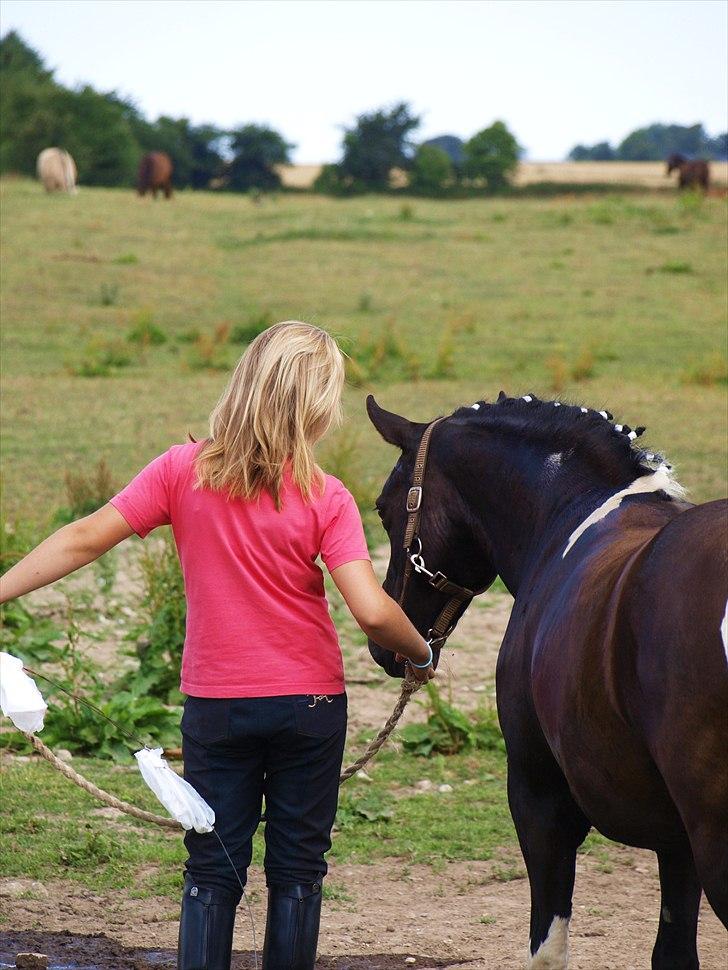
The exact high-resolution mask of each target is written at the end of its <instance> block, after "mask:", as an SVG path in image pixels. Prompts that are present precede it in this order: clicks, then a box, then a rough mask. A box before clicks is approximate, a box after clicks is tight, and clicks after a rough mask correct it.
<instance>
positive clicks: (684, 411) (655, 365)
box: [0, 180, 727, 525]
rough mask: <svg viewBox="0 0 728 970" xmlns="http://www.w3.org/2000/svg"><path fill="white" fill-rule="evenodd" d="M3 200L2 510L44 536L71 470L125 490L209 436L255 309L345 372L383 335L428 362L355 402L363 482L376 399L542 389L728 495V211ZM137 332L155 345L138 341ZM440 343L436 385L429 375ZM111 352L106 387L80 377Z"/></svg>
mask: <svg viewBox="0 0 728 970" xmlns="http://www.w3.org/2000/svg"><path fill="white" fill-rule="evenodd" d="M0 189H1V192H2V208H3V220H2V222H3V225H2V230H3V240H2V241H3V247H2V250H3V285H2V303H1V305H0V312H1V313H2V335H1V336H2V346H1V350H2V361H3V407H2V415H1V419H2V425H1V430H2V459H3V472H2V474H3V485H4V500H5V515H6V517H9V518H10V519H17V518H21V519H27V520H29V521H31V522H35V523H37V524H39V525H42V523H44V522H47V520H48V517H49V516H50V514H51V513H52V512H53V511H54V510H55V509H56V508H57V507H59V506H61V505H63V504H64V474H65V472H66V471H67V470H79V469H86V470H90V468H91V467H93V466H94V465H95V464H96V462H97V461H98V460H99V459H100V458H102V457H103V458H105V459H106V460H107V462H108V464H109V466H110V468H111V470H112V474H113V476H114V478H115V480H116V481H117V483H118V484H123V482H124V481H126V480H127V479H128V478H129V477H130V476H131V475H132V474H133V473H134V472H136V470H138V468H139V467H141V465H142V464H144V463H145V462H146V461H148V460H149V459H150V458H151V457H153V456H154V455H155V454H158V453H159V452H160V451H162V450H164V449H165V448H166V447H168V446H169V444H170V443H172V442H175V441H182V440H184V438H185V434H186V432H187V430H188V429H189V430H191V431H192V432H193V433H194V434H195V435H203V434H204V433H205V429H206V416H207V414H208V412H209V410H210V409H211V407H212V406H213V404H214V402H215V400H216V398H217V396H218V394H219V393H220V391H221V389H222V387H223V385H224V381H225V377H226V372H225V370H224V369H217V368H218V367H219V368H225V367H227V366H231V365H232V364H233V363H234V361H235V360H236V358H237V356H238V355H239V353H240V352H242V349H243V345H242V344H234V343H220V344H219V345H215V343H214V341H215V333H216V332H217V334H218V337H220V336H221V335H222V336H225V335H230V334H233V333H234V330H235V328H236V327H237V326H239V325H241V324H242V325H247V323H248V322H249V321H251V320H257V319H260V318H261V316H264V315H265V314H269V315H270V319H286V318H291V317H298V318H302V319H306V320H310V321H312V322H315V323H318V324H321V325H323V326H326V327H328V328H330V329H331V330H333V331H334V332H335V333H337V334H338V335H340V336H341V337H342V340H343V343H344V346H345V348H346V349H347V351H348V352H349V353H350V354H352V356H353V357H354V358H355V359H356V358H357V355H359V354H360V353H361V351H362V348H363V347H364V346H365V345H366V344H367V342H371V341H373V340H374V341H376V340H377V339H379V338H380V337H381V335H382V334H384V333H386V332H391V333H392V334H395V335H396V336H397V338H398V340H399V341H400V342H401V345H402V346H403V347H405V348H407V349H408V352H410V353H411V354H412V355H414V356H417V357H418V358H419V362H420V372H421V374H422V377H421V379H419V380H413V379H410V378H409V377H408V376H407V375H406V374H405V373H403V372H398V371H397V370H396V368H395V369H394V370H390V371H389V372H387V371H386V368H385V369H384V370H383V371H382V372H381V373H380V374H377V373H376V370H375V372H373V375H372V377H371V379H370V380H369V381H368V384H370V385H371V388H370V386H363V387H352V388H349V389H348V390H347V394H346V410H347V415H348V422H347V429H346V430H345V431H344V432H343V435H344V436H354V438H355V440H356V442H357V445H356V449H355V450H356V455H357V460H356V462H355V463H351V462H350V463H349V465H347V466H346V467H347V468H348V472H347V474H348V475H349V476H350V477H351V478H352V479H356V480H357V481H356V482H355V483H353V484H358V485H363V486H366V488H368V487H369V485H371V486H372V487H374V488H376V485H377V483H379V482H381V480H382V478H383V476H384V475H385V474H386V473H387V471H388V470H389V468H390V467H391V464H392V461H393V451H392V449H391V448H389V447H387V446H385V445H383V444H382V443H381V442H380V441H379V439H378V438H377V436H376V434H375V433H374V431H373V429H371V428H370V426H369V425H368V422H367V421H366V418H365V415H364V407H363V402H364V396H365V394H366V393H367V391H368V390H369V389H373V390H374V392H375V393H376V395H377V397H378V399H379V400H380V402H381V403H382V404H383V405H384V406H386V407H389V408H391V409H394V410H400V411H402V412H404V413H406V414H408V415H409V416H411V417H413V418H416V419H420V420H424V419H427V418H431V417H433V416H434V415H436V414H438V413H443V412H446V411H448V410H450V409H452V408H454V407H456V406H458V405H460V404H462V403H468V402H469V401H472V400H475V399H477V398H482V397H486V398H492V397H494V396H495V395H496V394H497V392H498V390H499V389H500V387H503V388H505V389H506V390H507V391H508V392H509V393H512V394H517V393H525V392H528V391H533V392H535V393H537V394H538V395H539V396H543V397H554V396H555V393H556V392H555V391H554V387H557V388H559V389H560V395H561V396H562V397H564V398H567V399H573V400H574V401H579V402H584V403H587V404H589V405H592V406H595V407H604V406H606V407H608V408H609V409H610V410H612V411H613V412H614V413H615V415H617V416H618V418H620V419H621V420H623V421H625V422H627V423H629V424H632V425H634V424H640V423H644V424H646V425H647V426H648V432H649V433H648V436H646V438H645V441H646V442H648V447H653V448H655V449H658V450H660V449H663V450H664V451H665V452H666V453H667V454H668V455H669V457H670V458H671V459H672V460H673V461H674V462H675V463H676V465H677V466H678V470H679V475H680V477H681V479H682V480H683V481H684V483H685V484H686V485H687V486H688V488H689V489H690V491H691V494H692V496H693V498H694V499H696V500H702V499H708V498H713V497H717V496H719V495H721V494H723V493H724V492H725V490H726V431H727V427H726V407H725V402H726V382H725V355H726V320H725V311H726V274H725V253H726V221H725V205H724V202H723V200H720V199H714V198H709V199H706V200H704V201H703V202H702V203H701V202H700V201H696V200H694V199H692V198H685V197H683V198H678V196H677V194H674V195H673V194H667V193H666V194H664V195H659V196H657V195H655V194H645V195H641V194H637V195H634V194H631V195H630V196H629V197H624V198H620V197H618V196H587V197H580V198H573V197H571V198H555V199H548V200H545V199H508V200H497V199H490V200H485V199H483V200H466V201H440V202H438V201H427V200H414V201H412V200H409V201H408V202H406V203H403V202H402V200H400V199H396V198H391V197H377V196H367V197H363V198H358V199H352V200H330V199H325V198H319V197H313V196H292V195H283V196H279V197H277V198H265V199H264V200H263V202H262V203H261V204H259V205H255V204H253V203H252V202H251V201H250V200H249V199H248V198H247V197H244V196H236V195H212V194H204V193H193V192H182V193H178V194H177V195H176V197H175V199H174V201H173V202H171V203H165V202H163V201H158V202H156V203H154V202H152V201H151V200H150V199H144V200H141V199H138V198H137V197H135V195H134V194H133V193H132V192H131V191H122V190H103V189H89V188H84V187H82V188H81V191H80V192H79V194H78V196H76V197H74V198H69V197H61V196H53V197H46V196H45V194H44V193H43V192H42V190H41V189H40V187H39V186H38V185H37V184H35V183H33V182H29V181H23V180H5V181H3V182H2V184H1V185H0ZM140 323H141V324H143V325H145V326H147V327H150V326H153V327H154V328H156V329H158V330H159V331H160V332H161V333H162V335H163V336H162V339H163V341H164V342H161V343H159V344H154V343H150V344H148V345H139V344H134V343H131V342H129V341H128V339H127V337H128V335H129V334H130V332H131V331H132V330H133V329H134V328H137V327H139V325H140ZM448 335H449V336H448ZM448 339H449V340H451V342H452V353H451V362H450V363H451V367H450V372H449V374H445V375H444V376H442V377H441V378H440V379H433V378H431V377H428V376H427V375H428V374H430V373H432V371H433V369H435V365H436V362H437V360H438V355H439V354H440V352H441V350H442V345H443V341H444V340H445V341H446V340H448ZM195 340H197V343H195V342H194V341H195ZM200 341H202V345H203V346H202V353H201V351H200V347H199V346H198V345H199V342H200ZM211 347H212V349H210V348H211ZM205 348H207V350H205ZM208 351H209V353H208ZM206 354H207V356H205V355H206ZM104 356H105V357H107V358H109V359H110V360H111V364H110V367H109V376H79V375H80V374H82V373H84V371H85V369H87V364H88V362H89V361H91V362H92V363H93V362H94V361H97V360H98V359H99V357H104ZM91 369H92V370H93V368H91ZM344 477H345V476H344ZM364 490H366V489H364Z"/></svg>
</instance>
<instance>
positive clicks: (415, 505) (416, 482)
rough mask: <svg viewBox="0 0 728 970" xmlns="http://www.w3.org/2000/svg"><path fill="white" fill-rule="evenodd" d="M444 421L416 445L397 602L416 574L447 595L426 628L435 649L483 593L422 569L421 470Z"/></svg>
mask: <svg viewBox="0 0 728 970" xmlns="http://www.w3.org/2000/svg"><path fill="white" fill-rule="evenodd" d="M444 420H445V419H444V418H437V419H436V420H435V421H433V422H432V423H431V424H428V426H427V427H426V428H425V433H424V434H423V435H422V440H421V441H420V446H419V448H418V449H417V457H416V458H415V467H414V471H413V473H412V484H411V485H410V488H409V491H408V492H407V501H406V508H407V525H406V526H405V530H404V550H405V555H406V557H407V558H406V562H405V567H404V579H403V581H402V591H401V593H400V594H399V600H398V603H399V605H400V606H401V605H402V603H403V602H404V595H405V592H406V590H407V584H408V583H409V580H410V577H411V576H412V573H413V572H415V573H417V574H418V575H419V576H422V577H423V579H424V580H425V581H426V582H427V583H429V585H430V586H432V587H433V589H436V590H438V592H441V593H446V594H448V595H449V597H450V598H449V599H448V601H447V603H446V604H445V606H444V607H443V608H442V610H440V613H439V615H438V617H437V619H436V620H435V622H434V623H433V624H432V626H431V627H430V629H429V631H428V633H427V638H426V639H427V641H428V643H429V644H430V645H431V646H435V647H439V648H442V647H443V646H444V645H445V641H446V640H447V638H448V637H449V636H450V634H451V633H452V631H453V629H454V623H453V618H454V617H455V614H456V613H457V611H458V610H459V609H460V607H461V606H462V605H463V603H470V601H471V600H472V599H473V597H474V596H476V595H477V593H482V592H483V590H476V591H473V590H472V589H468V588H467V587H466V586H458V584H457V583H453V582H451V580H449V579H448V578H447V576H445V574H444V573H441V572H440V571H439V570H438V571H437V572H434V573H432V572H430V570H429V569H428V568H427V567H426V566H425V560H424V558H423V556H422V540H421V539H420V536H419V528H420V516H421V514H422V497H423V494H424V493H423V482H424V479H425V469H426V467H427V453H428V451H429V447H430V438H431V437H432V432H433V430H434V428H435V426H436V425H438V424H439V423H440V422H441V421H444ZM415 543H417V545H418V546H419V548H418V550H417V551H416V552H415V551H413V548H412V547H413V545H414V544H415Z"/></svg>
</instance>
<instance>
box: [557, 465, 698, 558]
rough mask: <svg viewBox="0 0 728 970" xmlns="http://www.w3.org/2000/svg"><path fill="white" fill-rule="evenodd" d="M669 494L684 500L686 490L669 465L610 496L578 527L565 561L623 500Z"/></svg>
mask: <svg viewBox="0 0 728 970" xmlns="http://www.w3.org/2000/svg"><path fill="white" fill-rule="evenodd" d="M659 491H663V492H667V494H668V495H671V496H672V497H673V498H684V497H685V489H684V488H683V487H682V485H680V484H679V483H678V482H676V481H675V479H674V478H673V477H672V474H671V471H670V467H669V465H660V467H659V468H658V469H656V471H654V472H653V473H652V474H651V475H640V477H639V478H636V479H635V480H634V481H633V482H632V484H631V485H628V486H627V487H626V488H623V489H622V490H621V492H616V493H615V494H614V495H612V496H610V497H609V498H608V499H607V500H606V502H602V504H601V505H600V506H599V507H598V508H596V509H594V511H593V512H592V514H591V515H589V516H587V518H586V519H584V521H583V522H582V523H581V525H580V526H578V527H577V528H576V529H574V531H573V532H572V533H571V535H570V536H569V541H568V542H567V544H566V549H564V551H563V553H562V554H561V558H562V559H563V558H564V557H565V556H566V554H567V552H569V550H570V549H571V547H572V546H573V545H574V543H575V542H576V541H577V539H579V537H580V536H582V535H583V534H584V533H585V532H586V530H587V529H588V528H589V526H591V525H594V524H595V523H596V522H601V520H602V519H603V518H605V516H607V515H609V513H610V512H613V511H614V509H617V508H619V506H620V505H621V504H622V500H623V499H625V498H627V497H628V496H630V495H639V494H640V493H641V492H659Z"/></svg>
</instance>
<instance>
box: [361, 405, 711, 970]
mask: <svg viewBox="0 0 728 970" xmlns="http://www.w3.org/2000/svg"><path fill="white" fill-rule="evenodd" d="M367 409H368V412H369V417H370V419H371V421H372V423H373V424H374V426H375V427H376V428H377V430H378V431H379V433H380V434H381V435H382V437H383V438H384V440H385V441H388V442H389V443H390V444H393V445H396V446H397V447H398V448H400V449H401V456H400V457H399V460H398V461H397V463H396V465H395V466H394V469H393V470H392V472H391V474H390V476H389V478H388V479H387V482H386V483H385V485H384V488H383V489H382V492H381V494H380V495H379V497H378V499H377V502H376V505H377V509H378V511H379V514H380V516H381V518H382V522H383V524H384V527H385V529H386V531H387V533H388V535H389V539H390V543H391V557H390V562H389V567H388V570H387V576H386V579H385V582H384V588H385V590H386V591H387V592H388V593H389V594H390V596H393V597H396V598H398V600H399V602H400V603H401V605H402V607H403V609H404V610H405V612H406V613H407V615H408V616H409V618H410V619H411V620H412V622H413V623H414V624H415V626H416V627H417V629H418V630H419V631H420V632H421V633H422V634H423V636H428V638H431V640H432V641H433V642H432V646H433V652H434V655H435V660H436V662H437V660H438V659H439V654H440V650H441V649H442V646H443V644H444V642H445V640H446V639H447V636H448V635H449V633H450V631H451V630H452V628H453V627H454V625H455V624H456V623H457V621H458V619H459V618H460V616H462V614H463V613H464V611H465V609H466V608H467V606H468V604H469V602H470V601H471V599H472V597H473V596H474V595H475V593H474V592H473V591H475V590H481V591H482V590H484V589H486V588H487V587H488V586H489V585H490V584H491V583H492V582H493V580H494V578H495V577H496V575H500V576H501V578H502V579H503V582H504V583H505V585H506V586H507V588H508V589H509V590H510V592H511V593H512V594H513V596H514V597H515V601H514V604H513V610H512V613H511V618H510V621H509V624H508V629H507V631H506V634H505V637H504V640H503V643H502V645H501V649H500V653H499V656H498V664H497V671H496V686H497V698H498V714H499V718H500V723H501V728H502V731H503V737H504V739H505V743H506V750H507V755H508V800H509V805H510V809H511V814H512V816H513V821H514V823H515V827H516V831H517V833H518V839H519V842H520V845H521V850H522V852H523V856H524V859H525V862H526V868H527V870H528V876H529V881H530V888H531V925H530V946H529V966H530V967H532V968H542V970H546V968H549V970H561V968H565V967H566V965H567V947H568V926H569V920H570V917H571V911H572V894H573V888H574V876H575V863H576V851H577V849H578V847H579V846H580V845H581V843H582V842H583V840H584V838H585V837H586V835H587V832H588V831H589V829H590V828H591V827H592V826H594V827H595V828H597V829H598V830H599V831H600V832H602V833H603V834H604V835H606V836H607V837H608V838H611V839H615V840H617V841H620V842H624V843H627V844H628V845H634V846H640V847H643V848H649V849H652V850H654V851H655V852H656V854H657V861H658V867H659V876H660V888H661V893H662V902H661V906H660V913H659V924H658V931H657V939H656V942H655V946H654V949H653V953H652V968H653V970H696V968H697V967H698V965H699V964H698V954H697V947H696V935H697V923H698V910H699V905H700V898H701V892H702V891H704V892H705V894H706V896H707V898H708V901H709V902H710V904H711V906H712V907H713V909H714V910H715V912H716V914H717V915H718V917H719V919H720V920H721V921H722V922H723V923H724V924H726V925H728V841H727V840H726V837H725V835H726V833H725V822H726V818H728V761H727V759H726V751H728V716H727V713H728V643H727V642H726V641H728V606H727V605H726V588H727V587H728V544H727V543H726V524H728V503H727V502H725V501H721V502H709V503H707V504H704V505H691V504H690V503H688V502H686V501H685V500H684V499H683V497H682V494H683V493H682V490H681V489H680V487H679V486H678V485H677V483H676V482H675V481H674V479H673V477H672V472H671V470H670V467H669V466H668V465H666V464H665V462H664V460H663V459H661V458H660V457H659V456H657V455H653V454H650V453H648V452H645V451H640V450H638V449H637V447H636V446H635V445H634V444H633V442H634V441H635V439H636V438H637V437H638V435H639V434H640V433H641V432H642V431H644V428H638V429H635V430H634V431H633V430H632V429H630V428H629V427H628V426H627V425H618V424H617V425H615V424H613V423H612V416H611V415H610V414H609V413H608V412H607V411H592V410H590V409H588V408H585V407H570V406H567V405H562V404H561V402H559V401H548V402H547V401H539V400H538V399H537V398H536V397H535V396H534V395H530V394H529V395H526V396H525V397H523V398H508V397H506V395H505V394H504V393H503V392H501V394H500V396H499V398H498V400H497V402H495V403H488V402H486V401H478V402H477V403H475V404H473V405H472V406H471V407H464V408H459V409H458V410H456V411H455V412H454V413H453V414H451V415H449V416H448V417H445V418H440V419H437V421H436V422H434V423H433V422H431V423H430V424H421V423H416V422H412V421H409V420H407V419H406V418H403V417H400V416H399V415H396V414H392V413H390V412H388V411H385V410H383V409H382V408H380V407H379V405H378V404H377V403H376V402H375V400H374V398H373V397H371V396H370V397H369V398H368V399H367ZM428 443H429V452H428V451H427V445H428ZM428 454H429V457H428ZM443 616H445V617H446V619H445V621H444V622H443V621H442V617H443ZM369 649H370V652H371V654H372V656H373V657H374V659H375V660H376V661H377V663H379V664H380V666H382V667H384V669H385V670H386V671H387V673H388V674H390V675H391V676H402V675H403V673H404V665H403V664H401V663H399V662H398V660H397V658H396V657H395V656H394V655H393V654H391V653H389V652H388V651H385V650H383V649H382V648H381V647H379V646H378V645H377V644H376V643H374V642H373V641H371V640H370V642H369Z"/></svg>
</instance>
